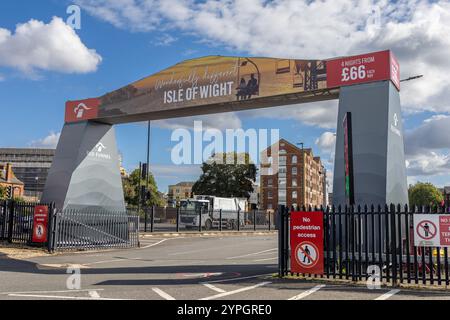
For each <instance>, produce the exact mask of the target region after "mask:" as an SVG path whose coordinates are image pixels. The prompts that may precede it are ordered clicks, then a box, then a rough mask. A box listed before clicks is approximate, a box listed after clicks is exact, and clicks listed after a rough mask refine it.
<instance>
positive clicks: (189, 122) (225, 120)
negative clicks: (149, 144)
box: [152, 112, 242, 130]
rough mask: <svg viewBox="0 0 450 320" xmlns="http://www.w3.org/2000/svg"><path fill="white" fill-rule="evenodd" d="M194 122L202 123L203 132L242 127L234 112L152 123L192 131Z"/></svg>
mask: <svg viewBox="0 0 450 320" xmlns="http://www.w3.org/2000/svg"><path fill="white" fill-rule="evenodd" d="M194 121H202V127H203V130H206V129H211V128H215V129H219V130H226V129H239V128H241V127H242V123H241V120H240V119H239V117H238V116H237V115H236V113H234V112H227V113H218V114H214V115H203V116H195V117H185V118H174V119H167V120H156V121H152V123H154V124H155V126H157V127H160V128H166V129H171V130H175V129H179V128H184V129H193V128H194Z"/></svg>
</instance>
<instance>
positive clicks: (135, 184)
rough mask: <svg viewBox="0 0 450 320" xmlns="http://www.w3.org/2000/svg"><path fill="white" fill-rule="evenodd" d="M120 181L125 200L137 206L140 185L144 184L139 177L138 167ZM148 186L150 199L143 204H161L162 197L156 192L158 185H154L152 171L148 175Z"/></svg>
mask: <svg viewBox="0 0 450 320" xmlns="http://www.w3.org/2000/svg"><path fill="white" fill-rule="evenodd" d="M122 182H123V192H124V197H125V202H126V203H127V204H128V205H133V206H137V205H138V202H139V191H140V186H146V182H145V179H141V177H140V176H139V169H135V170H134V171H133V172H132V173H131V174H130V175H129V176H128V177H127V178H123V179H122ZM148 188H149V191H150V199H148V200H147V201H146V202H145V203H144V204H145V205H147V206H162V205H163V199H162V198H161V196H160V195H159V193H158V187H157V186H156V181H155V178H154V177H153V174H152V173H150V174H149V177H148Z"/></svg>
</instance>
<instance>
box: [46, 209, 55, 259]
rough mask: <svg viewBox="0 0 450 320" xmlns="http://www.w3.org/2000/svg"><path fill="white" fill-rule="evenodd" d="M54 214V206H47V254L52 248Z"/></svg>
mask: <svg viewBox="0 0 450 320" xmlns="http://www.w3.org/2000/svg"><path fill="white" fill-rule="evenodd" d="M54 214H55V204H54V203H52V204H50V206H49V210H48V226H47V251H48V252H49V253H52V251H53V248H52V245H53V237H54V233H53V229H54V226H53V222H54V221H53V216H54Z"/></svg>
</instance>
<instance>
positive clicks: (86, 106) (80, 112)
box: [65, 98, 101, 122]
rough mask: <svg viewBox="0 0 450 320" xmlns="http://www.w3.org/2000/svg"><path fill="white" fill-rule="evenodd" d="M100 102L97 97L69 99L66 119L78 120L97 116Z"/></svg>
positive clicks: (70, 120) (69, 120)
mask: <svg viewBox="0 0 450 320" xmlns="http://www.w3.org/2000/svg"><path fill="white" fill-rule="evenodd" d="M100 103H101V101H100V99H97V98H92V99H85V100H77V101H67V102H66V116H65V121H66V122H77V121H85V120H89V119H95V118H97V116H98V107H99V106H100Z"/></svg>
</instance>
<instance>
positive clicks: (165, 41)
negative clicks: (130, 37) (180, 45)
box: [153, 33, 178, 47]
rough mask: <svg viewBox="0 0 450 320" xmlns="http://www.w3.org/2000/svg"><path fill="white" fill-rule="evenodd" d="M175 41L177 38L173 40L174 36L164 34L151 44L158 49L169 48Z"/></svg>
mask: <svg viewBox="0 0 450 320" xmlns="http://www.w3.org/2000/svg"><path fill="white" fill-rule="evenodd" d="M177 40H178V38H175V37H174V36H171V35H170V34H167V33H165V34H163V35H162V36H160V37H157V38H156V40H155V41H154V42H153V44H154V45H156V46H159V47H167V46H170V45H171V44H172V43H174V42H176V41H177Z"/></svg>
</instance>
